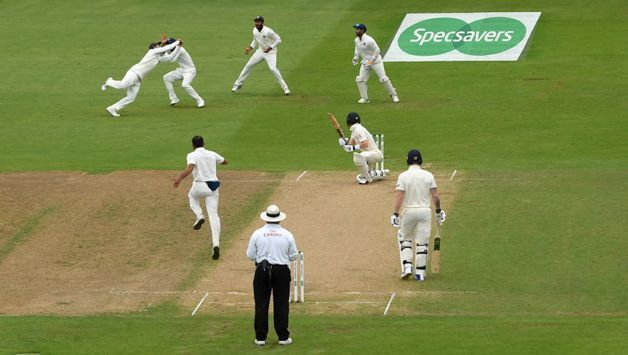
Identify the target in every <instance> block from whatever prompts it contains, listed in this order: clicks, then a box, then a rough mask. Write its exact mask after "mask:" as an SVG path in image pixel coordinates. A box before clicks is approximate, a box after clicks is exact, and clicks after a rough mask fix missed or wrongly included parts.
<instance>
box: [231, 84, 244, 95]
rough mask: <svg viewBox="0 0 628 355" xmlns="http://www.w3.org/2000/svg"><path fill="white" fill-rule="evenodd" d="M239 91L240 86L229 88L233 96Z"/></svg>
mask: <svg viewBox="0 0 628 355" xmlns="http://www.w3.org/2000/svg"><path fill="white" fill-rule="evenodd" d="M240 89H242V85H233V87H232V88H231V92H232V93H234V94H235V93H236V92H238V90H240Z"/></svg>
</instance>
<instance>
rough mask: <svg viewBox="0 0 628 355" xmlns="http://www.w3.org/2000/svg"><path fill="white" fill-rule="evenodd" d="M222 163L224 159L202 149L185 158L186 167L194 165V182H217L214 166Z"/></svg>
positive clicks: (197, 149)
mask: <svg viewBox="0 0 628 355" xmlns="http://www.w3.org/2000/svg"><path fill="white" fill-rule="evenodd" d="M224 161H225V158H223V157H222V156H220V154H218V153H216V152H212V151H211V150H207V149H205V148H203V147H200V148H196V149H195V150H194V151H193V152H192V153H190V154H188V156H187V162H188V165H190V164H194V170H192V175H193V176H194V181H218V177H217V176H216V164H222V163H223V162H224Z"/></svg>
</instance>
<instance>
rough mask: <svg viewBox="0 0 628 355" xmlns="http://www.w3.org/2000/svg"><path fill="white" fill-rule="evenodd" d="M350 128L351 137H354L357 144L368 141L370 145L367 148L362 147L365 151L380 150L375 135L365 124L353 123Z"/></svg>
mask: <svg viewBox="0 0 628 355" xmlns="http://www.w3.org/2000/svg"><path fill="white" fill-rule="evenodd" d="M349 130H350V131H351V138H353V140H354V141H355V142H356V144H357V145H360V144H361V143H362V142H364V141H368V144H369V145H368V147H367V148H366V149H362V150H363V151H374V150H379V149H378V148H377V144H375V139H373V135H372V134H371V133H370V132H369V131H368V130H367V129H366V128H365V127H364V126H362V125H361V124H359V123H356V124H354V125H352V126H351V127H350V128H349Z"/></svg>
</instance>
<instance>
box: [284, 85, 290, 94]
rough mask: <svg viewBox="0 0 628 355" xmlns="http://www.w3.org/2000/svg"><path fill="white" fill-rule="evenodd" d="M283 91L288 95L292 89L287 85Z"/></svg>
mask: <svg viewBox="0 0 628 355" xmlns="http://www.w3.org/2000/svg"><path fill="white" fill-rule="evenodd" d="M283 93H284V95H286V96H290V89H288V87H286V88H285V89H283Z"/></svg>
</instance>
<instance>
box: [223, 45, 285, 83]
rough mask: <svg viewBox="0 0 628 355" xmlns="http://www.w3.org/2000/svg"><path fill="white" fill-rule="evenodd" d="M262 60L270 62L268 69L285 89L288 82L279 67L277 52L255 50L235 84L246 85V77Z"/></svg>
mask: <svg viewBox="0 0 628 355" xmlns="http://www.w3.org/2000/svg"><path fill="white" fill-rule="evenodd" d="M262 60H265V61H266V64H268V69H270V72H271V73H273V75H274V76H275V79H277V82H278V83H279V85H280V86H281V89H282V90H284V91H285V90H286V89H287V88H288V84H286V82H285V81H284V80H283V77H282V76H281V73H280V72H279V69H277V53H276V52H271V53H264V52H262V51H255V53H253V55H252V56H251V59H249V61H248V62H247V63H246V65H245V66H244V69H242V72H241V73H240V76H239V77H238V79H237V80H236V81H235V83H234V85H236V86H241V85H244V81H245V80H246V78H248V76H249V74H251V70H253V67H255V66H256V65H257V64H259V63H260V62H261V61H262Z"/></svg>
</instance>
